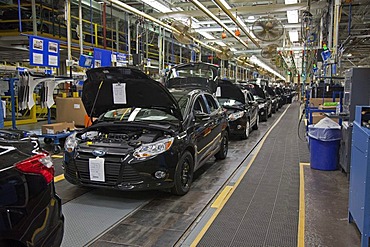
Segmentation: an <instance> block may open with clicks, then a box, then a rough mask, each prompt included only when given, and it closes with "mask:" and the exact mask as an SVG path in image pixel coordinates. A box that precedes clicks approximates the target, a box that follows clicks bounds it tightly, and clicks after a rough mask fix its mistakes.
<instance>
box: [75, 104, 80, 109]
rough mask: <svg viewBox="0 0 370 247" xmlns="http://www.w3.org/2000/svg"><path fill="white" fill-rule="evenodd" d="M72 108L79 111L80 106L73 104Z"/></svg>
mask: <svg viewBox="0 0 370 247" xmlns="http://www.w3.org/2000/svg"><path fill="white" fill-rule="evenodd" d="M73 108H74V109H80V108H81V106H80V104H73Z"/></svg>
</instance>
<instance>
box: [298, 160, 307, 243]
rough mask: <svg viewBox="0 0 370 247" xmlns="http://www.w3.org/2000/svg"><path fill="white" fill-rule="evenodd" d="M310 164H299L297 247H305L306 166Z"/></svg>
mask: <svg viewBox="0 0 370 247" xmlns="http://www.w3.org/2000/svg"><path fill="white" fill-rule="evenodd" d="M309 165H310V164H309V163H299V219H298V242H297V247H304V228H305V222H306V206H305V193H304V166H309Z"/></svg>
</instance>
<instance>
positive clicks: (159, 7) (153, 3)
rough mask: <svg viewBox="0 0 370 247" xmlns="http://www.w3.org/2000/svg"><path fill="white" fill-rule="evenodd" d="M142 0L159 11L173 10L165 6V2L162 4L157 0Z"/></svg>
mask: <svg viewBox="0 0 370 247" xmlns="http://www.w3.org/2000/svg"><path fill="white" fill-rule="evenodd" d="M142 1H143V2H144V3H146V4H148V5H149V6H150V7H152V8H154V9H156V10H158V11H159V12H162V13H168V12H172V10H171V9H170V8H168V7H166V6H164V5H163V4H161V3H160V2H158V1H156V0H142Z"/></svg>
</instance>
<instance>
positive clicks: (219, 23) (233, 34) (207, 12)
mask: <svg viewBox="0 0 370 247" xmlns="http://www.w3.org/2000/svg"><path fill="white" fill-rule="evenodd" d="M190 1H191V2H192V3H193V4H194V5H195V6H197V7H198V8H199V9H200V10H201V11H203V13H205V14H206V15H208V16H209V17H210V18H212V19H213V20H214V21H215V22H217V24H218V25H220V26H221V27H222V28H223V29H225V30H226V31H227V32H228V33H230V34H231V35H232V36H233V37H234V38H235V39H236V40H237V41H239V42H240V43H241V44H242V45H244V46H245V47H246V48H249V47H248V45H247V43H245V41H243V40H242V39H241V38H240V37H238V36H236V34H235V33H234V32H233V31H232V30H231V29H230V28H228V27H227V26H226V25H225V24H224V23H223V22H222V21H221V20H220V19H219V18H218V17H217V16H215V15H214V14H213V13H212V12H210V11H209V10H208V9H207V8H206V7H205V6H204V5H203V4H202V3H201V2H199V1H198V0H190Z"/></svg>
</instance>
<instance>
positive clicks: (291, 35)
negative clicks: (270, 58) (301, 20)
mask: <svg viewBox="0 0 370 247" xmlns="http://www.w3.org/2000/svg"><path fill="white" fill-rule="evenodd" d="M289 39H290V41H292V43H294V42H298V41H299V36H298V31H297V30H291V31H289Z"/></svg>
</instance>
